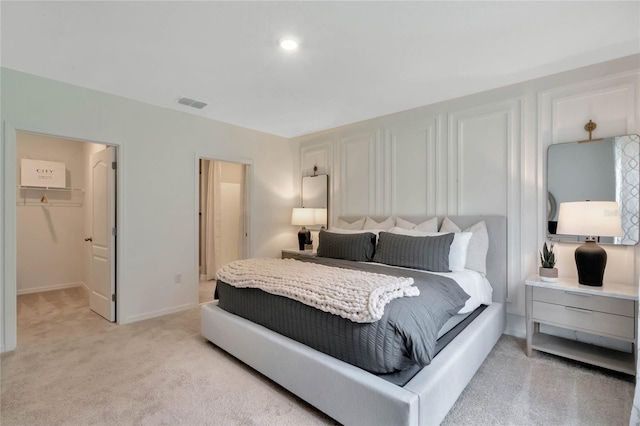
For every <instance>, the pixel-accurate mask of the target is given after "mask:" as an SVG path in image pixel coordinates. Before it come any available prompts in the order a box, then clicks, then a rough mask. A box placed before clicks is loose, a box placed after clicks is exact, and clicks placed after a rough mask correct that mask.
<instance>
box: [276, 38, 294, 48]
mask: <svg viewBox="0 0 640 426" xmlns="http://www.w3.org/2000/svg"><path fill="white" fill-rule="evenodd" d="M280 47H282V48H283V49H284V50H296V49H297V48H298V42H297V41H295V40H292V39H290V38H283V39H282V40H280Z"/></svg>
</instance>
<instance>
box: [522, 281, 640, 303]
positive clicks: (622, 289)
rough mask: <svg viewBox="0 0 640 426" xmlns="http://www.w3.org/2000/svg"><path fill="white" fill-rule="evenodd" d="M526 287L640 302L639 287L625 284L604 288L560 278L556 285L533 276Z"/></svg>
mask: <svg viewBox="0 0 640 426" xmlns="http://www.w3.org/2000/svg"><path fill="white" fill-rule="evenodd" d="M525 285H529V286H532V287H544V288H551V289H554V290H564V291H572V292H575V293H583V294H592V295H595V296H607V297H615V298H618V299H629V300H638V287H637V286H631V285H624V284H616V283H607V282H605V283H604V284H603V285H602V287H594V286H589V285H582V284H580V283H578V280H577V279H575V278H558V281H556V282H554V283H550V282H545V281H540V277H539V276H538V275H531V276H529V277H527V279H526V280H525Z"/></svg>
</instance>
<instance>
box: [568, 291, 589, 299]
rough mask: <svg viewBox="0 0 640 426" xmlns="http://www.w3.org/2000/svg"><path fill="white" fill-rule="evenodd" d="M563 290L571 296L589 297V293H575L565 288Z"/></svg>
mask: <svg viewBox="0 0 640 426" xmlns="http://www.w3.org/2000/svg"><path fill="white" fill-rule="evenodd" d="M564 292H565V293H567V294H570V295H572V296H582V297H591V295H590V294H585V293H577V292H574V291H567V290H565V291H564Z"/></svg>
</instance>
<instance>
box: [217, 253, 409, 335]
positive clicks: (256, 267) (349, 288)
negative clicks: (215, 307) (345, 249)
mask: <svg viewBox="0 0 640 426" xmlns="http://www.w3.org/2000/svg"><path fill="white" fill-rule="evenodd" d="M217 278H218V279H219V280H222V281H224V282H225V283H227V284H229V285H232V286H234V287H239V288H259V289H261V290H263V291H266V292H267V293H271V294H276V295H279V296H285V297H288V298H290V299H294V300H297V301H298V302H301V303H304V304H305V305H309V306H312V307H314V308H317V309H320V310H322V311H325V312H330V313H332V314H335V315H340V316H341V317H343V318H346V319H349V320H351V321H353V322H358V323H368V322H374V321H377V320H379V319H380V318H382V314H384V307H385V305H386V304H387V303H389V302H390V301H391V300H393V299H397V298H399V297H403V296H417V295H419V294H420V290H419V289H418V288H417V287H415V286H413V278H401V277H392V276H388V275H382V274H376V273H372V272H364V271H356V270H351V269H343V268H336V267H332V266H325V265H318V264H315V263H308V262H299V261H297V260H293V259H272V258H268V259H267V258H265V259H245V260H238V261H235V262H232V263H229V264H228V265H225V266H223V267H222V268H220V269H219V270H218V274H217Z"/></svg>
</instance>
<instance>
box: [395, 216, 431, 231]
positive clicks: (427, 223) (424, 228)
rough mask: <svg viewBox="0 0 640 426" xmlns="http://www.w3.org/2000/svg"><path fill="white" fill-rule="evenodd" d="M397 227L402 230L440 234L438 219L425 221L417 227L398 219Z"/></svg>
mask: <svg viewBox="0 0 640 426" xmlns="http://www.w3.org/2000/svg"><path fill="white" fill-rule="evenodd" d="M396 226H397V227H398V228H402V229H416V230H418V231H426V232H438V218H437V217H432V218H431V219H429V220H425V221H424V222H422V223H421V224H420V225H416V224H415V223H413V222H409V221H408V220H404V219H402V218H399V217H396Z"/></svg>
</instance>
